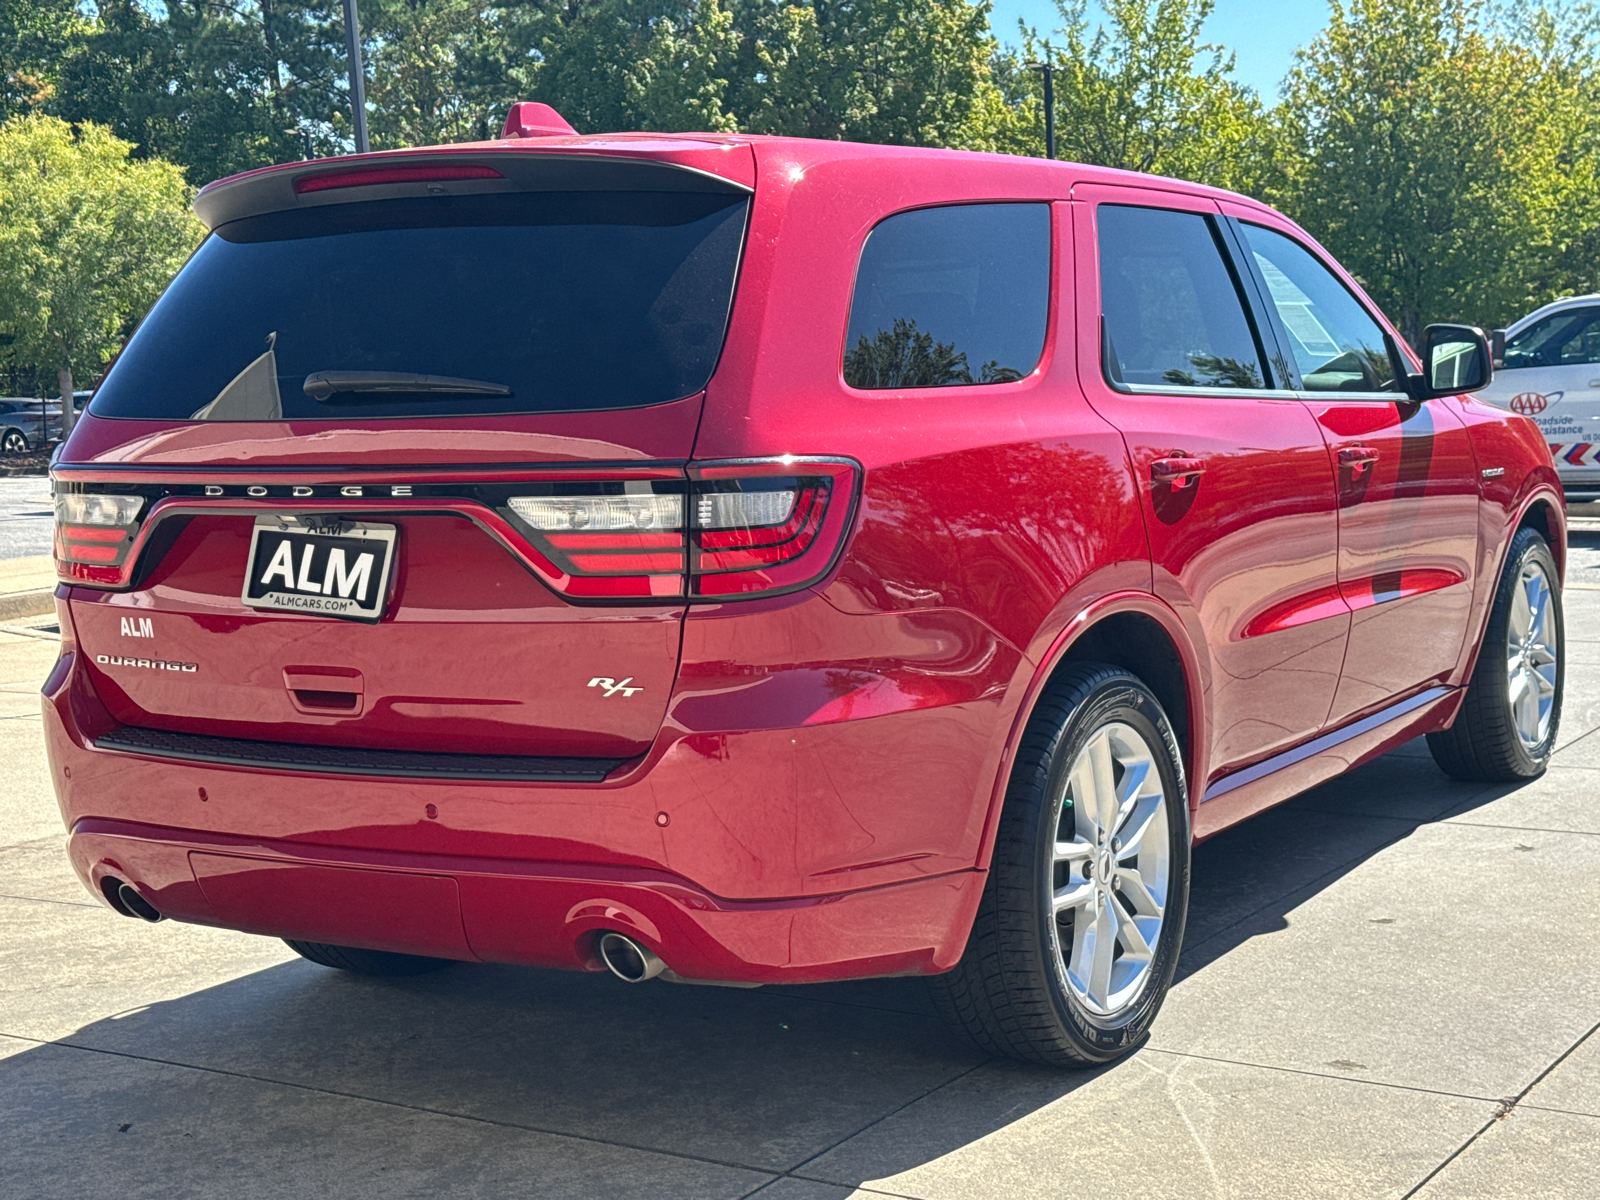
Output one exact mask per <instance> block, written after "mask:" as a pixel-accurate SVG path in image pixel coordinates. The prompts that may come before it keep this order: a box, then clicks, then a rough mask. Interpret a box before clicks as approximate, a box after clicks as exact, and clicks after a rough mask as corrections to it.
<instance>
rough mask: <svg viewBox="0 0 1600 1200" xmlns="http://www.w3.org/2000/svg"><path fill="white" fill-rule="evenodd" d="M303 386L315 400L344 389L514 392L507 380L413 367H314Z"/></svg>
mask: <svg viewBox="0 0 1600 1200" xmlns="http://www.w3.org/2000/svg"><path fill="white" fill-rule="evenodd" d="M303 390H304V391H305V394H306V395H308V396H310V397H311V398H312V399H313V400H327V399H329V398H330V397H333V396H336V395H338V394H340V393H341V392H380V393H387V392H402V393H403V392H410V393H413V394H416V393H433V394H440V393H445V394H449V393H453V394H455V395H458V396H509V395H511V389H510V388H508V387H507V386H506V385H505V384H503V383H491V382H489V381H488V380H484V379H452V378H451V377H450V376H448V375H413V374H411V373H410V372H409V371H313V372H312V373H311V374H309V375H307V376H306V381H305V384H304V389H303Z"/></svg>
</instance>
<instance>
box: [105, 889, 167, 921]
mask: <svg viewBox="0 0 1600 1200" xmlns="http://www.w3.org/2000/svg"><path fill="white" fill-rule="evenodd" d="M106 892H107V894H108V896H112V897H114V899H112V907H114V908H115V909H116V910H117V911H118V912H120V913H122V914H123V915H125V916H129V917H138V918H139V919H140V920H141V921H149V922H150V924H152V925H154V924H155V923H156V922H157V921H165V920H166V919H167V918H166V914H164V913H162V912H160V911H159V910H158V909H157V908H156V906H155V905H153V904H151V903H150V901H148V900H146V899H145V898H144V897H143V896H141V895H139V893H138V892H136V891H134V890H133V885H132V884H129V883H119V884H117V885H116V887H115V888H114V889H113V888H109V887H108V888H107V889H106Z"/></svg>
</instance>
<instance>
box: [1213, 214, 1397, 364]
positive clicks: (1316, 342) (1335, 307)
mask: <svg viewBox="0 0 1600 1200" xmlns="http://www.w3.org/2000/svg"><path fill="white" fill-rule="evenodd" d="M1240 228H1242V229H1243V230H1244V238H1245V241H1246V242H1247V243H1248V244H1249V246H1250V252H1251V253H1252V254H1254V255H1255V260H1256V266H1257V267H1259V268H1260V270H1261V276H1262V278H1263V279H1264V280H1265V281H1266V284H1267V291H1268V293H1270V294H1271V296H1272V304H1273V307H1274V308H1276V309H1277V310H1278V319H1279V320H1280V321H1281V322H1282V323H1283V328H1284V329H1285V330H1286V331H1287V332H1288V334H1289V348H1290V350H1291V351H1292V352H1293V354H1294V360H1295V362H1296V363H1297V364H1298V365H1299V367H1300V383H1301V385H1302V386H1303V387H1304V388H1305V389H1306V391H1308V392H1399V391H1403V390H1404V389H1403V388H1402V387H1401V385H1400V382H1399V380H1398V379H1397V378H1396V376H1395V370H1394V363H1393V360H1391V359H1390V357H1389V343H1388V340H1387V339H1386V338H1385V337H1384V334H1383V327H1382V326H1380V325H1379V324H1378V323H1377V321H1375V320H1373V319H1372V314H1371V313H1369V312H1368V311H1367V310H1366V309H1364V308H1362V307H1361V304H1360V302H1359V301H1358V300H1357V299H1356V298H1355V297H1354V296H1352V295H1351V294H1350V289H1348V288H1347V287H1345V286H1344V284H1343V283H1341V282H1340V281H1339V277H1338V276H1337V275H1335V274H1334V273H1333V272H1332V271H1330V270H1328V268H1327V267H1325V266H1323V265H1322V264H1321V263H1320V262H1318V261H1317V260H1316V258H1315V257H1314V256H1313V255H1312V253H1311V251H1309V250H1307V249H1306V248H1305V247H1304V246H1302V245H1300V243H1299V242H1297V241H1295V240H1294V239H1293V238H1288V237H1285V236H1284V235H1283V234H1281V233H1278V232H1277V231H1276V230H1272V229H1266V228H1264V227H1262V226H1260V225H1250V224H1244V225H1241V226H1240Z"/></svg>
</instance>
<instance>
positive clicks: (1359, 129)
mask: <svg viewBox="0 0 1600 1200" xmlns="http://www.w3.org/2000/svg"><path fill="white" fill-rule="evenodd" d="M1590 46H1591V42H1590V39H1589V37H1588V35H1587V31H1586V30H1585V29H1583V28H1582V27H1575V26H1569V25H1565V24H1563V23H1562V22H1561V21H1559V20H1557V19H1556V18H1555V17H1553V16H1552V15H1551V14H1550V13H1548V12H1545V11H1543V10H1531V11H1526V12H1522V13H1515V14H1508V13H1506V12H1504V11H1502V10H1497V9H1494V8H1489V7H1485V6H1483V5H1481V4H1477V3H1473V2H1471V0H1349V2H1348V4H1346V3H1341V2H1340V0H1334V4H1333V12H1332V16H1331V18H1330V21H1329V23H1328V27H1327V29H1326V30H1324V31H1323V33H1322V34H1321V35H1320V36H1318V37H1317V39H1316V40H1315V41H1314V42H1312V44H1311V45H1310V46H1308V47H1307V48H1305V49H1304V50H1302V51H1301V52H1300V54H1299V56H1298V59H1297V63H1296V66H1295V68H1294V70H1293V71H1292V72H1291V73H1290V75H1289V78H1288V80H1287V81H1286V85H1285V95H1284V100H1283V102H1282V104H1281V105H1280V106H1279V109H1278V111H1277V113H1276V114H1275V115H1276V117H1277V123H1278V154H1277V160H1278V178H1277V180H1276V182H1275V183H1274V185H1273V187H1272V189H1271V192H1272V196H1271V198H1272V199H1274V200H1275V201H1276V202H1278V203H1279V205H1280V206H1281V207H1283V208H1284V209H1286V210H1287V211H1288V212H1289V213H1290V214H1291V215H1293V216H1294V217H1296V219H1298V220H1299V221H1300V222H1301V223H1302V224H1303V225H1305V226H1306V227H1307V228H1308V229H1309V230H1310V231H1311V232H1312V233H1313V234H1314V235H1315V236H1316V237H1318V238H1319V239H1321V240H1322V241H1324V242H1325V243H1326V244H1327V246H1328V248H1329V249H1330V250H1332V251H1333V253H1334V254H1335V255H1336V256H1337V257H1338V258H1339V259H1340V260H1341V261H1342V262H1343V263H1344V264H1345V265H1346V266H1347V267H1348V268H1349V269H1350V270H1351V272H1352V273H1354V274H1355V275H1356V276H1357V277H1358V278H1360V279H1361V281H1362V283H1363V284H1364V285H1365V287H1366V288H1367V289H1368V291H1369V292H1371V294H1372V296H1373V299H1375V300H1376V301H1377V302H1378V303H1379V304H1380V305H1381V306H1383V307H1384V308H1385V309H1386V310H1387V311H1388V312H1389V313H1390V314H1391V315H1392V316H1393V317H1394V318H1395V320H1396V323H1397V324H1398V325H1399V326H1400V329H1401V331H1402V332H1403V333H1404V334H1405V336H1406V337H1407V338H1408V339H1410V340H1411V341H1413V342H1415V341H1416V340H1417V339H1418V336H1419V334H1420V332H1421V329H1422V326H1423V325H1424V324H1426V323H1427V322H1428V321H1433V320H1450V319H1466V320H1471V321H1474V322H1477V323H1483V324H1498V323H1503V322H1505V321H1508V320H1510V319H1513V318H1515V317H1516V316H1519V315H1520V314H1521V313H1523V312H1525V311H1527V310H1528V309H1529V308H1531V307H1532V306H1533V305H1534V304H1536V303H1537V302H1539V301H1540V300H1543V299H1547V298H1549V296H1550V295H1551V293H1552V292H1553V291H1554V290H1556V289H1557V288H1559V287H1561V286H1563V285H1565V284H1570V283H1571V282H1572V281H1573V277H1574V276H1575V275H1578V276H1581V277H1582V278H1585V279H1588V280H1592V279H1593V277H1594V266H1593V263H1592V260H1588V261H1583V257H1584V255H1585V252H1586V251H1585V238H1584V236H1583V234H1584V231H1587V230H1593V229H1594V228H1595V226H1596V216H1597V209H1600V203H1597V196H1600V190H1597V180H1600V170H1597V165H1600V164H1597V150H1600V147H1597V138H1596V134H1597V132H1600V119H1597V117H1596V115H1595V114H1596V108H1595V103H1594V101H1595V98H1596V96H1595V82H1594V71H1593V66H1592V57H1591V53H1590ZM1592 241H1593V239H1592V238H1590V239H1589V245H1588V247H1587V248H1588V249H1592V248H1593V246H1592Z"/></svg>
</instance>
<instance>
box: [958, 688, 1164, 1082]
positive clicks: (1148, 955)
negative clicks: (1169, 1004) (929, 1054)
mask: <svg viewBox="0 0 1600 1200" xmlns="http://www.w3.org/2000/svg"><path fill="white" fill-rule="evenodd" d="M1188 907H1189V801H1188V792H1187V790H1186V788H1185V786H1184V778H1183V766H1182V759H1181V757H1180V756H1179V753H1178V743H1177V739H1176V738H1175V737H1174V736H1173V732H1172V727H1171V725H1170V723H1169V722H1168V721H1167V717H1166V714H1165V713H1164V712H1163V711H1162V709H1161V703H1160V701H1158V700H1157V699H1156V698H1155V696H1154V695H1153V694H1152V693H1151V692H1150V690H1149V689H1148V688H1146V687H1145V686H1144V684H1143V683H1141V682H1140V681H1139V680H1138V678H1137V677H1135V676H1133V675H1130V674H1128V673H1127V672H1126V671H1123V670H1121V669H1120V668H1118V667H1113V666H1106V665H1100V664H1085V665H1080V666H1072V667H1069V668H1066V669H1065V670H1063V671H1062V673H1061V674H1060V675H1059V676H1058V677H1057V678H1056V679H1055V680H1054V681H1052V683H1051V684H1050V687H1049V689H1048V690H1047V691H1046V693H1045V694H1044V695H1043V696H1042V697H1041V698H1040V700H1039V703H1038V704H1037V706H1036V707H1035V709H1034V712H1033V715H1032V717H1031V718H1030V719H1029V721H1028V725H1027V728H1026V730H1025V731H1024V734H1023V738H1022V743H1021V745H1020V746H1019V748H1018V752H1017V758H1016V764H1015V766H1014V768H1013V769H1012V773H1011V781H1010V784H1009V786H1008V788H1007V792H1006V798H1005V807H1004V809H1003V810H1002V812H1001V814H1000V828H999V831H998V833H997V836H996V841H995V848H994V857H993V861H992V862H991V864H990V867H989V878H988V881H987V884H986V886H985V888H984V893H983V898H982V900H981V901H980V902H979V905H978V914H977V917H976V919H975V920H974V921H973V926H972V933H971V935H970V936H969V938H968V940H967V948H966V951H965V952H964V953H963V954H962V956H961V961H960V963H958V964H957V966H956V968H955V970H953V971H951V972H949V973H948V974H946V975H938V976H934V977H933V978H931V979H930V980H929V985H930V988H931V991H932V995H933V1001H934V1004H935V1006H936V1007H937V1008H938V1009H939V1011H940V1013H941V1014H943V1016H944V1017H945V1018H946V1019H947V1020H948V1021H950V1023H951V1024H953V1025H954V1026H956V1028H958V1029H961V1030H963V1031H964V1032H965V1033H967V1034H968V1035H969V1036H970V1037H971V1038H972V1040H973V1041H975V1042H977V1044H978V1045H979V1046H980V1047H982V1048H983V1049H984V1050H987V1051H989V1052H990V1053H992V1054H1003V1055H1008V1056H1010V1057H1013V1058H1021V1059H1027V1060H1030V1061H1033V1062H1040V1063H1046V1064H1049V1065H1052V1066H1063V1067H1089V1066H1096V1065H1099V1064H1101V1063H1106V1062H1110V1061H1112V1060H1113V1059H1116V1058H1120V1057H1121V1056H1123V1055H1124V1054H1127V1053H1129V1052H1130V1051H1132V1050H1133V1049H1135V1048H1136V1047H1137V1046H1138V1045H1139V1043H1140V1042H1142V1041H1143V1040H1144V1038H1145V1036H1146V1034H1147V1033H1148V1032H1149V1029H1150V1025H1151V1022H1153V1021H1154V1020H1155V1016H1156V1013H1157V1012H1158V1011H1159V1010H1160V1008H1161V1003H1162V1001H1163V1000H1164V999H1165V998H1166V994H1167V989H1168V988H1169V987H1170V986H1171V984H1172V976H1173V973H1174V971H1175V970H1176V969H1177V965H1178V951H1179V948H1180V947H1181V945H1182V943H1183V927H1184V921H1185V919H1186V918H1187V915H1188ZM1096 948H1098V949H1099V951H1100V953H1098V954H1097V953H1096Z"/></svg>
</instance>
